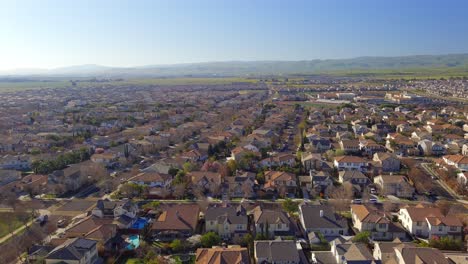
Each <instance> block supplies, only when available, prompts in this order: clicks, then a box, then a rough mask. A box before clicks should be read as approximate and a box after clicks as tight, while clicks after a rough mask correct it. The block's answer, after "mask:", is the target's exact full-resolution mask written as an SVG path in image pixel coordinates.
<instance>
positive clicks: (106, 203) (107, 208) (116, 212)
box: [91, 199, 138, 226]
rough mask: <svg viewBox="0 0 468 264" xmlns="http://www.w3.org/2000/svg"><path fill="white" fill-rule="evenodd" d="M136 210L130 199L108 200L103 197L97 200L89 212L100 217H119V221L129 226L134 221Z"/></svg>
mask: <svg viewBox="0 0 468 264" xmlns="http://www.w3.org/2000/svg"><path fill="white" fill-rule="evenodd" d="M137 212H138V207H137V205H136V204H134V203H133V202H132V201H130V200H122V201H110V200H108V199H104V200H98V201H97V203H96V207H94V208H93V210H92V211H91V214H92V215H94V216H97V217H100V218H114V219H120V221H121V222H125V223H127V224H126V226H130V225H131V224H133V223H134V222H135V220H136V218H137V216H136V214H137Z"/></svg>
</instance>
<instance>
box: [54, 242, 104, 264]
mask: <svg viewBox="0 0 468 264" xmlns="http://www.w3.org/2000/svg"><path fill="white" fill-rule="evenodd" d="M45 263H46V264H59V263H69V264H94V263H99V257H98V252H97V246H96V241H94V240H90V239H84V238H73V239H68V240H67V241H66V242H65V243H63V244H62V245H60V246H58V247H56V248H54V249H53V250H52V251H51V252H50V253H49V254H47V256H46V257H45Z"/></svg>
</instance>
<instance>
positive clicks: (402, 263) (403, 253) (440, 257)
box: [394, 247, 452, 264]
mask: <svg viewBox="0 0 468 264" xmlns="http://www.w3.org/2000/svg"><path fill="white" fill-rule="evenodd" d="M394 250H395V253H394V254H395V258H396V263H398V264H413V263H414V264H419V263H437V264H451V263H452V262H451V261H449V260H448V259H447V258H446V257H445V256H444V254H442V252H440V251H439V250H438V249H435V248H427V247H395V248H394Z"/></svg>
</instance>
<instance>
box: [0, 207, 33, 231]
mask: <svg viewBox="0 0 468 264" xmlns="http://www.w3.org/2000/svg"><path fill="white" fill-rule="evenodd" d="M29 216H30V215H29V214H27V213H23V214H18V213H12V212H1V213H0V237H3V236H5V235H7V234H8V233H9V232H10V230H16V229H17V228H18V227H20V226H22V225H24V222H26V221H27V220H28V219H29Z"/></svg>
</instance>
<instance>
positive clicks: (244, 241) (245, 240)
mask: <svg viewBox="0 0 468 264" xmlns="http://www.w3.org/2000/svg"><path fill="white" fill-rule="evenodd" d="M253 241H254V239H253V236H252V235H251V234H250V233H248V234H246V235H245V236H243V237H242V240H241V242H240V245H241V246H243V247H247V246H250V244H252V243H253Z"/></svg>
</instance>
